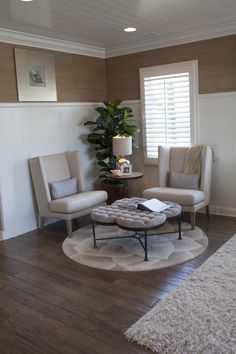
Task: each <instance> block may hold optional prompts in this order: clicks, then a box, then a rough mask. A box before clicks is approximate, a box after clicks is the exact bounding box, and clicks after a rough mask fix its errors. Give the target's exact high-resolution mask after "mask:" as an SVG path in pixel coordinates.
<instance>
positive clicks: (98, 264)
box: [62, 223, 208, 271]
mask: <svg viewBox="0 0 236 354" xmlns="http://www.w3.org/2000/svg"><path fill="white" fill-rule="evenodd" d="M186 228H187V229H186ZM182 229H185V230H184V231H183V232H182V240H178V234H177V233H170V232H172V231H174V230H175V225H171V224H166V225H165V226H164V227H162V228H161V229H159V230H157V231H158V232H169V233H167V234H164V235H159V236H150V237H148V259H149V260H148V261H147V262H144V250H143V248H142V247H141V245H140V242H139V241H138V240H137V239H134V238H123V239H115V240H103V241H97V248H93V237H92V226H90V225H89V226H85V227H82V228H81V229H78V230H76V231H75V232H74V233H73V237H72V238H68V237H67V238H66V239H65V240H64V242H63V244H62V250H63V252H64V254H65V255H66V256H67V257H69V258H70V259H72V260H73V261H75V262H78V263H80V264H83V265H86V266H88V267H92V268H99V269H106V270H117V271H146V270H152V269H161V268H166V267H170V266H174V265H177V264H180V263H183V262H186V261H188V260H190V259H193V258H195V257H197V256H199V255H200V254H201V253H203V252H204V251H205V249H206V248H207V245H208V238H207V236H206V235H205V233H204V232H203V231H202V230H201V229H200V228H198V227H195V229H194V230H190V225H188V224H186V223H185V224H183V225H182ZM152 233H154V232H152ZM127 234H132V233H131V232H129V231H125V230H121V229H118V227H116V226H101V225H98V226H96V237H97V238H99V237H114V236H116V235H120V236H124V235H127Z"/></svg>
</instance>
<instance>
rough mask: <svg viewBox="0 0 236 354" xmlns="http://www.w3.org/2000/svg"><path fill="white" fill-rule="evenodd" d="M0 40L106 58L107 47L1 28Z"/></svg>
mask: <svg viewBox="0 0 236 354" xmlns="http://www.w3.org/2000/svg"><path fill="white" fill-rule="evenodd" d="M0 42H4V43H12V44H19V45H25V46H29V47H35V48H43V49H49V50H55V51H59V52H66V53H73V54H80V55H86V56H90V57H96V58H105V48H101V47H95V46H89V45H86V44H80V43H76V42H68V41H64V40H61V39H56V38H49V37H44V36H39V35H36V34H29V33H24V32H18V31H13V30H9V29H5V28H0Z"/></svg>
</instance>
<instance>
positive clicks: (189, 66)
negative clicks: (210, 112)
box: [139, 60, 199, 165]
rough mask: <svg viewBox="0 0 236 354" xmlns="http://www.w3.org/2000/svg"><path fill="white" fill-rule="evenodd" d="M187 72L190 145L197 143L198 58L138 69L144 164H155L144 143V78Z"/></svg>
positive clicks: (156, 159) (156, 161)
mask: <svg viewBox="0 0 236 354" xmlns="http://www.w3.org/2000/svg"><path fill="white" fill-rule="evenodd" d="M184 72H188V73H189V97H190V141H191V145H195V144H198V137H199V121H198V95H199V94H198V60H191V61H184V62H178V63H173V64H165V65H156V66H150V67H145V68H140V69H139V77H140V95H141V114H142V130H143V151H144V163H145V164H155V165H156V164H157V163H158V156H157V157H156V158H150V157H147V145H146V120H145V99H144V97H145V96H144V79H145V78H146V77H152V76H162V75H175V74H180V73H184Z"/></svg>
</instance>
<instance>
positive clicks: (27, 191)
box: [0, 103, 97, 239]
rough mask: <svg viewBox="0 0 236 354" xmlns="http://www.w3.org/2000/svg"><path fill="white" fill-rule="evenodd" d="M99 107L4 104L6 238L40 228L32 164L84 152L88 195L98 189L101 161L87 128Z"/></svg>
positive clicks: (1, 165)
mask: <svg viewBox="0 0 236 354" xmlns="http://www.w3.org/2000/svg"><path fill="white" fill-rule="evenodd" d="M95 106H97V103H81V104H74V103H72V104H70V103H68V104H67V103H66V104H60V103H39V104H37V103H29V104H27V103H19V104H18V103H17V104H11V103H10V104H0V194H1V199H2V215H3V222H4V230H3V238H4V239H6V238H10V237H14V236H17V235H20V234H23V233H25V232H27V231H30V230H33V229H35V228H36V227H37V223H36V215H35V208H34V199H33V193H32V184H31V180H30V174H29V168H28V159H29V158H31V157H34V156H38V155H46V154H51V153H57V152H58V153H59V152H63V151H66V150H78V149H79V150H81V151H82V153H83V164H84V175H85V181H86V187H87V189H88V190H90V189H92V188H93V185H94V182H95V179H96V177H97V173H96V168H97V167H96V160H95V158H94V153H93V152H92V149H91V147H89V146H88V144H87V142H86V134H87V133H88V128H87V127H84V125H83V123H84V122H85V121H86V120H88V119H91V118H93V117H95V116H96V112H95V111H94V107H95Z"/></svg>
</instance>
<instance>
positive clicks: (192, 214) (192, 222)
mask: <svg viewBox="0 0 236 354" xmlns="http://www.w3.org/2000/svg"><path fill="white" fill-rule="evenodd" d="M195 224H196V213H195V212H192V213H191V227H192V230H193V229H194V228H195Z"/></svg>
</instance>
